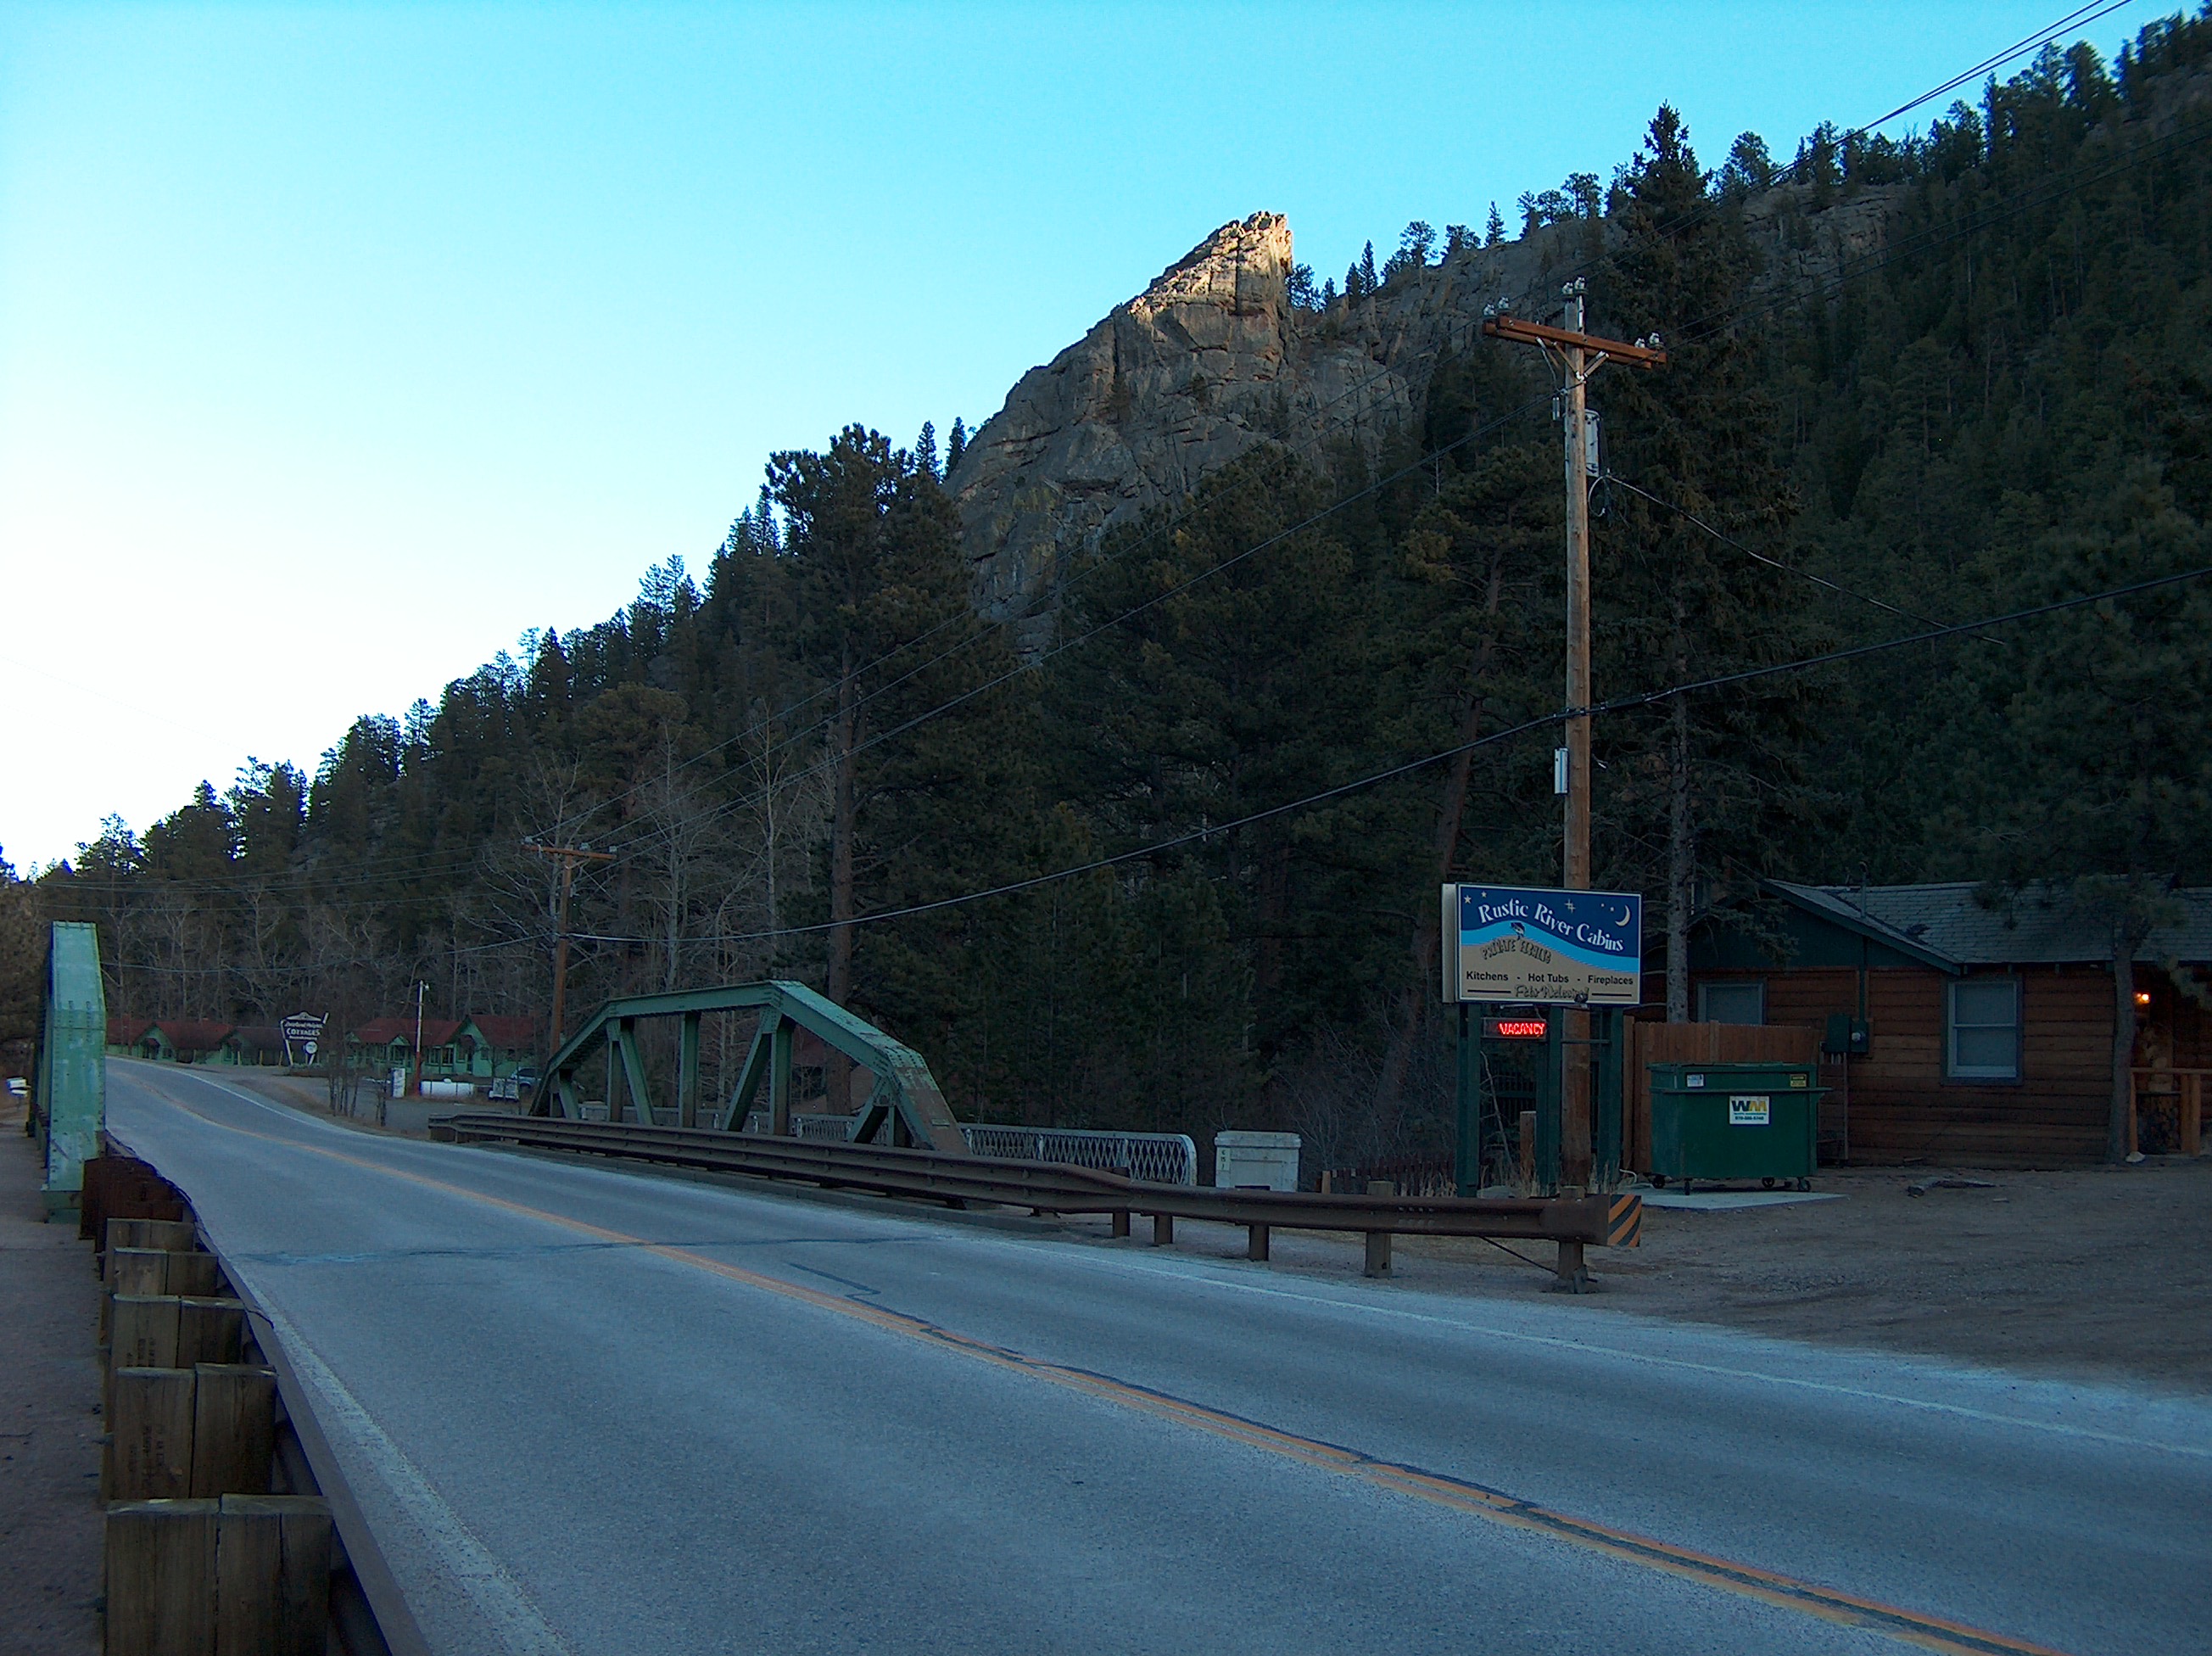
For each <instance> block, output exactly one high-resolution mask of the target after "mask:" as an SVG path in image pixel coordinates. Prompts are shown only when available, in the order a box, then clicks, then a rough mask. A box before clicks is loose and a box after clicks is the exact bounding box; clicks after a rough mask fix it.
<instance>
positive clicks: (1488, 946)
mask: <svg viewBox="0 0 2212 1656" xmlns="http://www.w3.org/2000/svg"><path fill="white" fill-rule="evenodd" d="M1443 892H1444V902H1443V928H1444V938H1443V941H1444V947H1443V963H1444V974H1443V977H1444V983H1443V989H1444V999H1446V1000H1447V1001H1488V1002H1498V1003H1504V1004H1514V1005H1524V1006H1534V1005H1553V1006H1593V1007H1632V1006H1634V1005H1636V1004H1637V1003H1638V1002H1639V1001H1641V1000H1642V999H1643V998H1644V899H1643V898H1641V897H1640V896H1638V894H1637V893H1635V892H1559V891H1546V890H1537V889H1534V888H1531V887H1528V886H1445V887H1444V888H1443Z"/></svg>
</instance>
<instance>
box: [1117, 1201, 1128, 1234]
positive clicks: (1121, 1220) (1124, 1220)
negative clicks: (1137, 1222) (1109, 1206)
mask: <svg viewBox="0 0 2212 1656" xmlns="http://www.w3.org/2000/svg"><path fill="white" fill-rule="evenodd" d="M1128 1233H1129V1210H1128V1209H1127V1208H1116V1209H1114V1234H1115V1236H1117V1237H1121V1236H1127V1235H1128Z"/></svg>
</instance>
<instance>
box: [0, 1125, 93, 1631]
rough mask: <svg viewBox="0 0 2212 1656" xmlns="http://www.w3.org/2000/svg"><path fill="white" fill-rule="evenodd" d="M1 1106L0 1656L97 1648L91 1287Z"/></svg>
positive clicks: (25, 1144) (78, 1246)
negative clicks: (50, 1217)
mask: <svg viewBox="0 0 2212 1656" xmlns="http://www.w3.org/2000/svg"><path fill="white" fill-rule="evenodd" d="M39 1185H40V1169H39V1154H38V1146H37V1145H36V1144H35V1143H34V1142H33V1141H32V1140H30V1139H28V1138H26V1137H25V1136H24V1135H23V1106H22V1105H21V1104H20V1103H17V1102H15V1101H14V1100H12V1099H0V1561H4V1562H0V1656H19V1653H20V1656H55V1653H70V1652H85V1653H92V1652H96V1651H98V1650H99V1649H100V1622H99V1616H98V1613H97V1611H96V1610H95V1608H94V1604H95V1600H96V1598H97V1596H98V1594H99V1592H100V1525H101V1519H100V1476H99V1474H100V1432H101V1431H102V1430H103V1429H104V1428H103V1427H102V1423H101V1422H100V1416H99V1413H98V1409H99V1404H100V1380H99V1375H100V1370H99V1366H98V1358H97V1354H96V1352H95V1350H94V1339H95V1337H96V1333H97V1328H96V1324H97V1318H98V1315H99V1286H100V1285H99V1281H98V1279H97V1278H95V1277H94V1275H93V1274H92V1248H91V1245H90V1244H88V1243H84V1242H80V1241H78V1240H77V1239H76V1225H75V1224H74V1223H70V1222H63V1223H56V1224H52V1225H49V1224H47V1223H46V1222H45V1219H44V1214H45V1209H44V1208H43V1206H42V1205H41V1202H40V1196H39Z"/></svg>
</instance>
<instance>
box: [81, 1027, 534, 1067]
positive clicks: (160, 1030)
mask: <svg viewBox="0 0 2212 1656" xmlns="http://www.w3.org/2000/svg"><path fill="white" fill-rule="evenodd" d="M415 1033H416V1029H415V1018H414V1014H411V1013H410V1014H408V1015H407V1016H405V1017H404V1018H372V1019H370V1020H368V1022H366V1023H364V1024H362V1026H360V1027H359V1028H357V1029H355V1030H352V1031H349V1032H348V1033H347V1035H346V1056H347V1057H348V1059H349V1061H350V1062H353V1063H354V1064H355V1065H356V1066H358V1067H362V1068H374V1069H382V1068H395V1069H398V1068H404V1069H412V1068H414V1067H415ZM537 1046H538V1022H537V1020H535V1019H532V1018H513V1017H503V1016H501V1015H498V1014H493V1013H482V1014H477V1015H476V1016H474V1017H469V1018H459V1019H448V1018H425V1019H423V1020H422V1075H423V1077H425V1078H426V1079H429V1080H444V1081H490V1080H493V1079H494V1078H495V1077H498V1076H502V1075H513V1073H514V1072H515V1071H516V1070H517V1069H520V1068H522V1067H524V1066H525V1065H526V1064H528V1063H530V1062H532V1058H533V1057H534V1056H535V1054H536V1051H537ZM107 1050H108V1051H109V1052H110V1053H111V1054H113V1055H114V1056H118V1057H133V1058H152V1059H155V1060H157V1061H159V1062H164V1063H201V1064H229V1065H238V1066H246V1067H256V1068H264V1067H265V1068H281V1067H282V1066H283V1063H284V1061H285V1060H284V1035H283V1031H282V1030H280V1029H277V1028H276V1027H275V1026H256V1025H240V1024H224V1023H216V1022H212V1021H210V1020H204V1019H185V1018H164V1019H161V1020H147V1019H143V1018H137V1019H134V1018H110V1019H109V1020H107Z"/></svg>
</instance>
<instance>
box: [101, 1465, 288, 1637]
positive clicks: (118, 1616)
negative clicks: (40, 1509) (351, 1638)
mask: <svg viewBox="0 0 2212 1656" xmlns="http://www.w3.org/2000/svg"><path fill="white" fill-rule="evenodd" d="M106 1573H107V1641H106V1650H107V1656H210V1653H212V1656H322V1653H323V1652H324V1651H325V1649H326V1648H327V1647H328V1644H329V1641H330V1636H331V1635H330V1580H331V1509H330V1503H329V1502H328V1501H325V1500H324V1499H323V1498H322V1497H321V1496H320V1495H225V1496H223V1497H222V1498H221V1499H220V1500H209V1499H204V1498H191V1499H185V1500H172V1501H118V1502H116V1503H115V1504H114V1505H112V1506H111V1507H109V1508H108V1509H107V1572H106Z"/></svg>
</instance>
